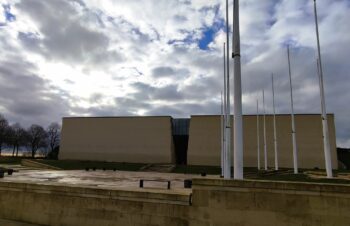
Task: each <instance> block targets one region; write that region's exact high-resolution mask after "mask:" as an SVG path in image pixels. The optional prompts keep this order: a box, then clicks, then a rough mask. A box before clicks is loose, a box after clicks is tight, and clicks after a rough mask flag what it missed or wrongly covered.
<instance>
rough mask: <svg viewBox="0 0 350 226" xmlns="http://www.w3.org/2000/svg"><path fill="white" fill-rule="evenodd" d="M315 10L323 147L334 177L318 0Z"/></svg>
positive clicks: (329, 171) (328, 173)
mask: <svg viewBox="0 0 350 226" xmlns="http://www.w3.org/2000/svg"><path fill="white" fill-rule="evenodd" d="M314 11H315V24H316V37H317V50H318V51H317V52H318V62H319V67H318V70H319V71H320V72H319V80H320V82H319V83H320V96H321V108H322V128H323V148H324V156H325V162H326V171H327V177H328V178H332V177H333V172H332V160H331V151H330V149H331V148H330V144H329V131H328V122H327V113H326V101H325V97H324V84H323V69H322V60H321V47H320V37H319V36H320V35H319V31H318V17H317V7H316V0H314Z"/></svg>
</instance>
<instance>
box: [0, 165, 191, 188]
mask: <svg viewBox="0 0 350 226" xmlns="http://www.w3.org/2000/svg"><path fill="white" fill-rule="evenodd" d="M194 177H198V176H197V175H190V174H174V173H158V172H128V171H111V170H108V171H107V170H106V171H102V170H97V171H91V170H90V171H85V170H65V171H63V170H20V171H19V172H17V173H14V174H13V175H12V176H9V175H7V174H6V175H5V177H4V178H3V179H1V180H2V181H4V182H25V183H34V184H48V185H50V184H59V185H65V184H66V185H77V186H88V187H101V188H138V187H139V182H140V180H141V179H145V180H170V181H171V189H172V190H174V189H175V190H176V189H183V188H184V180H185V179H191V178H194ZM144 187H145V188H158V189H167V183H165V182H157V181H145V182H144Z"/></svg>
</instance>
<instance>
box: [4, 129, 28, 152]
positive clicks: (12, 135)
mask: <svg viewBox="0 0 350 226" xmlns="http://www.w3.org/2000/svg"><path fill="white" fill-rule="evenodd" d="M8 131H9V132H8V134H9V144H11V145H12V147H13V149H12V156H15V153H16V156H18V149H19V147H20V146H21V145H24V144H25V138H26V137H27V136H26V131H25V130H24V129H23V128H22V127H21V125H20V124H19V123H15V124H13V125H12V126H10V127H9V130H8Z"/></svg>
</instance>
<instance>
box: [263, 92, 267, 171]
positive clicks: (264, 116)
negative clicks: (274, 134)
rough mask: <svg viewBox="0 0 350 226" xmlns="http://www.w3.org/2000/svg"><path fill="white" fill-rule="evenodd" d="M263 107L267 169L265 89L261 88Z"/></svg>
mask: <svg viewBox="0 0 350 226" xmlns="http://www.w3.org/2000/svg"><path fill="white" fill-rule="evenodd" d="M263 109H264V166H265V167H264V168H265V170H267V144H266V110H265V91H264V90H263Z"/></svg>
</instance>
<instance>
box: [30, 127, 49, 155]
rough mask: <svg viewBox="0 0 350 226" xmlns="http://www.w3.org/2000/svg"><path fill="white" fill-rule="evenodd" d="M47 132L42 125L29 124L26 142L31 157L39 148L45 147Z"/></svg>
mask: <svg viewBox="0 0 350 226" xmlns="http://www.w3.org/2000/svg"><path fill="white" fill-rule="evenodd" d="M46 139H47V133H46V131H45V130H44V128H43V127H41V126H39V125H35V124H34V125H31V126H30V127H29V129H28V142H29V146H30V149H31V152H32V158H34V157H35V154H36V152H37V150H38V149H39V148H43V147H47V143H46Z"/></svg>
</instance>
